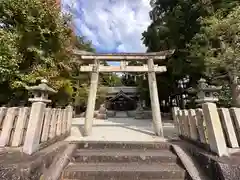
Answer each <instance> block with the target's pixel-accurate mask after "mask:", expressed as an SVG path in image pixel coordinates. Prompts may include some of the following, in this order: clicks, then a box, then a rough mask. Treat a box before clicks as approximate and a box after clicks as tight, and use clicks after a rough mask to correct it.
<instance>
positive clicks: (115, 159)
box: [61, 142, 187, 180]
mask: <svg viewBox="0 0 240 180" xmlns="http://www.w3.org/2000/svg"><path fill="white" fill-rule="evenodd" d="M170 149H171V148H170V145H169V144H168V143H144V144H143V143H139V144H137V143H125V144H123V143H99V142H98V143H85V144H83V143H80V144H78V148H77V149H76V151H75V152H74V153H73V157H72V160H71V161H70V163H69V164H68V165H67V167H66V168H65V169H64V171H63V172H62V176H61V179H62V180H77V179H79V180H147V179H149V180H150V179H153V180H186V179H187V172H186V171H185V169H184V168H183V167H182V165H181V164H180V163H179V159H178V157H177V156H176V155H175V154H174V153H173V152H172V151H171V150H170Z"/></svg>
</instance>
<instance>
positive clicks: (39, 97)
mask: <svg viewBox="0 0 240 180" xmlns="http://www.w3.org/2000/svg"><path fill="white" fill-rule="evenodd" d="M26 89H27V90H28V91H29V92H32V93H33V96H34V97H33V98H29V101H30V102H43V103H50V102H51V100H49V99H48V95H49V94H53V93H57V91H55V90H54V89H52V88H50V87H49V86H48V85H47V80H45V79H43V80H41V84H39V85H37V86H31V87H27V88H26Z"/></svg>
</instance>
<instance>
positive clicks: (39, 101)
mask: <svg viewBox="0 0 240 180" xmlns="http://www.w3.org/2000/svg"><path fill="white" fill-rule="evenodd" d="M46 83H47V81H46V80H42V81H41V84H39V85H38V86H33V87H27V89H28V90H29V91H32V92H33V94H34V98H29V101H31V102H32V107H31V112H30V116H29V123H28V127H27V132H26V137H25V142H24V145H23V152H24V153H26V154H29V155H31V154H33V153H34V152H36V151H37V150H38V148H39V144H40V134H41V130H42V126H43V116H44V113H45V108H46V104H47V103H50V102H51V100H48V94H49V93H56V91H55V90H53V89H52V88H50V87H48V85H47V84H46Z"/></svg>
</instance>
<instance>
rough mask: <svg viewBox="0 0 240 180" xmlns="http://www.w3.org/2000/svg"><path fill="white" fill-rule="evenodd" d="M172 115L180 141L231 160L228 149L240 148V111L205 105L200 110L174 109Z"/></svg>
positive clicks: (239, 109)
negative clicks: (192, 143)
mask: <svg viewBox="0 0 240 180" xmlns="http://www.w3.org/2000/svg"><path fill="white" fill-rule="evenodd" d="M172 114H173V119H174V122H175V127H176V129H177V131H178V134H179V136H180V137H183V138H186V139H190V140H191V141H193V142H195V143H196V144H200V145H203V146H202V147H204V148H207V149H208V150H210V151H211V152H213V153H216V154H217V155H218V156H224V155H226V156H228V155H229V148H239V144H240V108H229V109H228V108H217V106H216V104H215V103H203V104H202V107H201V108H199V109H188V110H187V109H183V110H180V109H179V108H178V107H174V108H173V111H172Z"/></svg>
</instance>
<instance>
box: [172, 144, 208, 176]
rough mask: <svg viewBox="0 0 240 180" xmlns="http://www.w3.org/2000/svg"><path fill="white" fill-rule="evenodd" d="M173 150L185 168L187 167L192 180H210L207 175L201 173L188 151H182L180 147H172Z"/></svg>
mask: <svg viewBox="0 0 240 180" xmlns="http://www.w3.org/2000/svg"><path fill="white" fill-rule="evenodd" d="M172 148H173V150H174V152H175V153H176V154H177V156H178V158H179V159H180V160H181V162H182V164H183V166H184V167H185V169H186V171H187V172H188V174H189V176H190V177H191V178H192V180H210V179H209V178H208V177H207V176H206V175H205V173H203V172H202V171H201V168H200V166H199V165H198V163H196V162H195V161H194V160H193V158H192V157H191V156H190V155H189V154H188V153H187V151H184V149H182V148H181V147H180V146H178V145H172Z"/></svg>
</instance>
